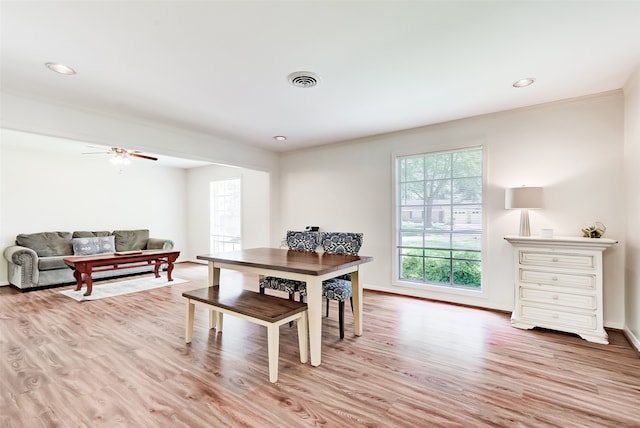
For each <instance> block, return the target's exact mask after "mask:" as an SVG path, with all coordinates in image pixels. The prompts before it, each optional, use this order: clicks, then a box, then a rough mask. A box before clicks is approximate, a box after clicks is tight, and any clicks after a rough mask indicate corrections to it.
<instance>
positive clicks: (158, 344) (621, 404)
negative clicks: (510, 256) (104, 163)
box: [0, 263, 640, 428]
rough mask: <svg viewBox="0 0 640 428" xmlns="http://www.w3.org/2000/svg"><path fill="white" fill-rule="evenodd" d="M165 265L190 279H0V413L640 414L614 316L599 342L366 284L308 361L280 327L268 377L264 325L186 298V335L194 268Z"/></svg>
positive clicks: (101, 417) (57, 422)
mask: <svg viewBox="0 0 640 428" xmlns="http://www.w3.org/2000/svg"><path fill="white" fill-rule="evenodd" d="M174 276H175V277H177V278H182V279H187V280H189V282H187V283H183V284H178V285H175V286H170V287H163V288H159V289H156V290H150V291H145V292H140V293H136V294H129V295H124V296H118V297H113V298H110V299H103V300H98V301H92V302H76V301H74V300H72V299H70V298H68V297H65V296H63V295H62V294H60V293H59V291H61V290H62V289H68V288H70V287H64V288H56V289H49V290H40V291H34V292H29V293H20V292H18V291H16V290H15V289H13V288H9V287H0V345H1V347H2V348H1V350H0V427H29V428H32V427H125V426H129V427H224V426H233V427H306V426H315V427H319V426H326V427H356V426H367V427H374V426H379V427H431V426H446V427H485V426H491V427H547V426H552V427H563V428H566V427H581V428H582V427H632V426H637V427H640V358H639V355H638V353H637V352H636V351H635V350H634V349H633V348H632V347H631V346H630V345H629V344H628V342H627V341H626V339H625V338H624V337H623V335H622V334H621V333H620V332H618V331H609V334H610V340H611V344H609V345H598V344H593V343H589V342H586V341H584V340H582V339H579V338H577V337H574V336H572V335H567V334H562V333H556V332H549V331H538V330H533V331H523V330H518V329H515V328H512V327H511V326H510V324H509V315H508V314H504V313H496V312H491V311H484V310H478V309H472V308H465V307H460V306H453V305H447V304H442V303H434V302H429V301H424V300H419V299H413V298H408V297H401V296H395V295H387V294H382V293H374V292H366V291H365V296H364V311H365V318H364V326H365V327H364V335H363V336H361V337H354V336H353V334H352V332H353V330H352V325H353V324H352V317H351V313H350V311H349V310H348V309H347V315H346V328H347V334H346V337H345V340H344V341H340V340H339V338H338V327H337V313H336V307H335V306H332V308H331V311H332V312H331V314H330V317H329V318H325V319H324V326H323V356H322V365H321V366H320V367H311V366H310V365H309V364H304V365H303V364H300V361H299V357H298V351H297V341H296V340H297V339H296V329H295V328H289V327H288V326H283V327H282V328H281V344H280V372H279V382H278V383H277V384H271V383H269V380H268V364H267V352H266V330H265V329H264V328H263V327H260V326H258V325H255V324H252V323H249V322H246V321H242V320H239V319H237V318H232V317H226V318H225V331H224V332H223V333H221V334H217V333H216V331H215V330H213V331H208V330H207V317H206V310H205V309H203V308H201V307H196V325H195V330H194V338H193V343H192V344H191V345H185V343H184V317H185V308H184V306H185V303H184V299H183V298H182V297H181V294H182V292H183V291H185V290H190V289H195V288H200V287H204V286H206V284H207V282H206V281H207V278H206V276H207V268H206V266H204V265H198V264H192V263H183V264H178V265H177V266H176V269H175V271H174ZM241 279H242V276H241V275H240V274H238V273H233V272H223V274H222V281H226V282H234V281H239V280H241ZM246 279H249V280H251V281H252V283H254V284H257V278H251V277H247V278H246ZM104 283H105V282H104V281H101V282H97V284H96V287H100V284H104ZM223 284H224V282H223ZM256 290H257V286H256Z"/></svg>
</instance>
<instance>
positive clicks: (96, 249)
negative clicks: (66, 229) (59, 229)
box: [72, 235, 116, 256]
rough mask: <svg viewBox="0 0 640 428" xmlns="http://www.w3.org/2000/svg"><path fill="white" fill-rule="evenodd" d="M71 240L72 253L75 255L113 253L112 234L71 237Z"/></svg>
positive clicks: (114, 248) (114, 247)
mask: <svg viewBox="0 0 640 428" xmlns="http://www.w3.org/2000/svg"><path fill="white" fill-rule="evenodd" d="M72 241H73V254H75V255H76V256H90V255H92V254H103V253H113V252H114V251H115V250H116V246H115V242H114V237H113V235H111V236H96V237H93V238H73V240H72Z"/></svg>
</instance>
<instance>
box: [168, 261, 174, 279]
mask: <svg viewBox="0 0 640 428" xmlns="http://www.w3.org/2000/svg"><path fill="white" fill-rule="evenodd" d="M172 273H173V260H171V259H169V260H168V266H167V281H173V278H172V277H171V274H172Z"/></svg>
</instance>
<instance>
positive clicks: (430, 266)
mask: <svg viewBox="0 0 640 428" xmlns="http://www.w3.org/2000/svg"><path fill="white" fill-rule="evenodd" d="M425 274H426V275H425V278H426V280H427V282H433V283H436V284H450V283H451V268H450V260H449V259H440V258H430V257H428V258H427V259H426V260H425Z"/></svg>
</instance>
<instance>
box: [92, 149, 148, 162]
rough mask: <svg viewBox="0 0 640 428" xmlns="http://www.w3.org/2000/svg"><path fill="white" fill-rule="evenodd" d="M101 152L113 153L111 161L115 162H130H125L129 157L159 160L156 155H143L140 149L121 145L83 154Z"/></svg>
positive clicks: (98, 153)
mask: <svg viewBox="0 0 640 428" xmlns="http://www.w3.org/2000/svg"><path fill="white" fill-rule="evenodd" d="M100 154H107V155H111V161H112V162H113V163H128V162H124V160H125V159H127V158H128V157H134V158H141V159H148V160H152V161H157V160H158V158H156V157H153V156H149V155H143V154H142V153H141V152H140V151H138V150H128V149H123V148H120V147H111V148H110V149H109V150H107V151H106V152H88V153H83V155H100ZM114 159H115V160H114Z"/></svg>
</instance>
